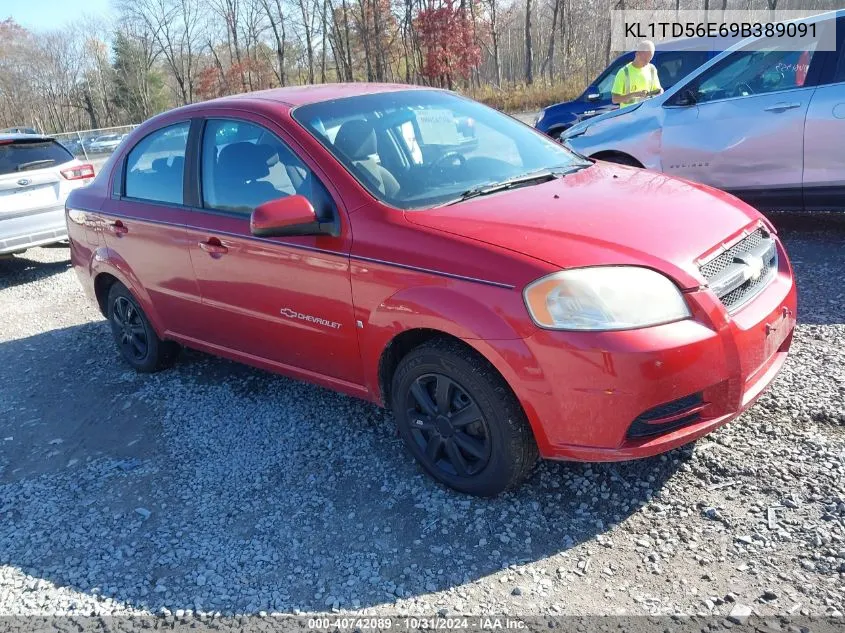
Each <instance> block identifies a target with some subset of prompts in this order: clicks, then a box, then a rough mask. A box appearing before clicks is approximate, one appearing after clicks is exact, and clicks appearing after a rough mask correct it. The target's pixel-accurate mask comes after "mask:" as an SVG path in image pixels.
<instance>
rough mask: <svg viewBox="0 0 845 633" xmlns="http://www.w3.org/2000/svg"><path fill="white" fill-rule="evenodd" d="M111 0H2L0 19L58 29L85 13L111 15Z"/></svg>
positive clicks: (27, 25) (30, 26)
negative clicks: (10, 19) (77, 0)
mask: <svg viewBox="0 0 845 633" xmlns="http://www.w3.org/2000/svg"><path fill="white" fill-rule="evenodd" d="M109 4H110V0H84V1H83V2H74V1H73V0H0V20H5V19H6V18H12V19H13V20H15V22H18V23H19V24H21V25H22V26H25V27H26V28H27V29H30V30H34V31H41V30H45V29H58V28H61V27H62V26H64V25H65V24H67V23H68V22H72V21H73V20H75V19H77V18H80V17H82V14H83V13H84V14H85V15H96V16H103V17H105V16H110V15H111V9H110V6H109Z"/></svg>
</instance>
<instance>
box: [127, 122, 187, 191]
mask: <svg viewBox="0 0 845 633" xmlns="http://www.w3.org/2000/svg"><path fill="white" fill-rule="evenodd" d="M190 125H191V124H190V123H189V122H187V121H186V122H184V123H177V124H176V125H171V126H170V127H166V128H162V129H160V130H156V131H155V132H153V133H152V134H149V135H148V136H145V137H144V138H143V139H141V140H140V141H139V142H138V144H137V145H136V146H135V147H133V148H132V151H130V152H129V155H128V156H127V159H126V189H125V191H124V195H125V196H126V197H127V198H137V199H139V200H149V201H151V202H165V203H169V204H182V203H183V202H182V200H183V196H182V194H183V184H182V183H183V179H184V174H185V148H186V147H187V145H188V130H189V128H190Z"/></svg>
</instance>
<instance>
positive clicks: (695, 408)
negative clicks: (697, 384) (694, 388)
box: [627, 392, 705, 439]
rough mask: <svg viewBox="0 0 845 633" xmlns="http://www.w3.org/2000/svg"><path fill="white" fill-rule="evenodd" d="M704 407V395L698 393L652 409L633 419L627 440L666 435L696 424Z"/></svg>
mask: <svg viewBox="0 0 845 633" xmlns="http://www.w3.org/2000/svg"><path fill="white" fill-rule="evenodd" d="M704 405H705V402H704V395H703V394H702V393H700V392H699V393H694V394H691V395H689V396H685V397H683V398H678V399H677V400H673V401H672V402H667V403H666V404H661V405H658V406H656V407H653V408H651V409H649V410H648V411H645V412H644V413H641V414H640V415H638V416H637V417H636V418H635V419H634V421H633V422H632V423H631V426H630V427H629V428H628V434H627V435H628V438H629V439H633V438H641V437H649V436H652V435H659V434H661V433H668V432H669V431H674V430H675V429H678V428H680V427H682V426H686V425H687V424H692V423H693V422H698V421H699V420H700V419H701V410H702V409H703V408H704Z"/></svg>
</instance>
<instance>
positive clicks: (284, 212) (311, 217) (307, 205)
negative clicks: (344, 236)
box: [249, 194, 339, 237]
mask: <svg viewBox="0 0 845 633" xmlns="http://www.w3.org/2000/svg"><path fill="white" fill-rule="evenodd" d="M249 230H250V232H251V233H252V234H253V235H255V236H256V237H283V236H287V235H335V236H336V235H338V234H339V226H338V224H337V222H320V221H319V220H318V219H317V213H316V211H314V207H313V206H312V205H311V202H310V201H309V200H308V198H306V197H305V196H301V195H298V194H297V195H293V196H287V197H285V198H276V199H275V200H269V201H267V202H265V203H264V204H260V205H258V206H257V207H256V208H255V210H254V211H253V212H252V215H250V217H249Z"/></svg>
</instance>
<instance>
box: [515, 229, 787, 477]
mask: <svg viewBox="0 0 845 633" xmlns="http://www.w3.org/2000/svg"><path fill="white" fill-rule="evenodd" d="M778 249H779V255H780V257H779V270H778V271H777V274H776V275H775V276H774V278H773V280H772V281H771V282H770V283H769V285H768V286H767V287H766V288H765V289H764V290H763V291H762V292H761V293H760V294H759V295H757V296H756V297H755V298H754V299H753V300H751V301H750V302H749V303H747V304H746V305H745V306H743V307H742V308H741V309H740V310H738V311H737V312H736V313H734V314H732V315H728V313H727V311H726V310H725V308H724V306H723V305H722V304H721V302H720V301H719V299H718V298H717V297H716V296H715V295H714V294H713V293H712V292H711V291H710V290H708V289H699V290H696V291H694V292H690V293H688V294H687V299H688V303H689V305H690V308H691V310H692V312H693V318H692V319H688V320H685V321H679V322H676V323H670V324H667V325H661V326H656V327H651V328H644V329H639V330H631V331H624V332H600V333H576V332H559V331H545V330H543V331H540V332H538V333H537V334H535V335H534V336H532V337H530V338H529V339H526V341H525V344H526V348H527V349H526V350H525V351H526V356H528V357H529V358H530V359H531V360H530V362H523V363H521V366H522V367H521V369H520V370H518V371H519V373H520V374H521V376H520V384H521V387H520V388H517V389H515V391H516V393H517V396H518V397H519V398H520V401H521V402H522V404H523V407H524V408H525V411H526V413H527V415H528V417H529V420H530V422H531V424H532V427H533V428H534V431H535V436H536V437H537V441H538V445H539V447H540V452H541V454H542V455H543V457H546V458H550V459H566V460H577V461H618V460H626V459H633V458H640V457H648V456H651V455H656V454H658V453H662V452H665V451H668V450H670V449H673V448H676V447H678V446H681V445H683V444H686V443H688V442H691V441H693V440H696V439H698V438H699V437H701V436H702V435H705V434H706V433H709V432H710V431H712V430H714V429H716V428H718V427H719V426H721V425H723V424H725V423H727V422H729V421H730V420H732V419H734V418H735V417H737V416H738V415H739V414H740V413H742V412H743V411H744V410H745V409H747V408H748V407H749V406H750V405H751V404H752V403H753V402H754V401H755V400H756V399H757V398H758V397H759V396H760V394H761V393H762V392H763V391H764V390H765V389H766V387H767V386H768V385H769V384H770V383H771V382H772V380H774V378H775V376H776V375H777V373H778V371H779V370H780V368H781V367H782V366H783V363H784V361H785V360H786V355H787V352H788V350H789V347H790V344H791V342H792V334H793V330H794V327H795V314H796V308H797V302H796V291H795V286H794V283H793V278H792V271H791V268H790V265H789V262H788V259H787V257H786V254H785V252H783V248H782V246H781V245H780V243H778ZM512 366H513V365H512ZM688 397H690V398H692V397H695V398H697V402H698V403H699V406H696V407H695V415H690V416H688V417H686V418H684V417H682V416H680V415H679V416H676V418H681V420H680V423H681V424H682V425H681V426H678V425H677V424H666V425H665V426H666V428H667V430H666V432H656V433H654V434H652V435H647V436H645V437H643V436H641V435H639V436H638V435H637V434H636V433H634V432H633V431H632V425H633V423H634V421H635V420H637V419H638V418H640V419H642V417H641V416H643V415H644V414H647V413H648V412H650V411H653V410H654V409H655V408H657V409H658V410H659V409H660V407H661V405H667V403H673V402H676V401H678V400H679V399H684V398H688ZM682 402H683V400H682ZM702 404H703V406H700V405H702ZM669 409H670V410H671V404H670V405H669ZM639 428H641V426H640V427H639ZM655 428H659V427H655Z"/></svg>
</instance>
